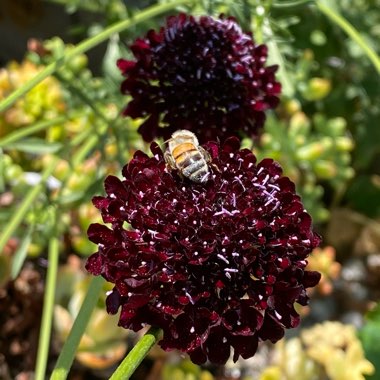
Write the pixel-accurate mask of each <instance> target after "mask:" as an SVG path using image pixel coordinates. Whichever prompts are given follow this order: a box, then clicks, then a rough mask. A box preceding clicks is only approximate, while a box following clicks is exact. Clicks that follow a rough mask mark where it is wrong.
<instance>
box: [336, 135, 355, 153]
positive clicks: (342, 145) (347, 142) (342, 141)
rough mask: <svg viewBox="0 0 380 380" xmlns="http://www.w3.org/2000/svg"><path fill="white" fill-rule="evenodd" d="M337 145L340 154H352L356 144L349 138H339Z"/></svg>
mask: <svg viewBox="0 0 380 380" xmlns="http://www.w3.org/2000/svg"><path fill="white" fill-rule="evenodd" d="M335 144H336V147H337V149H338V151H340V152H351V151H352V149H354V142H353V141H352V139H351V138H349V137H347V136H341V137H337V138H336V139H335Z"/></svg>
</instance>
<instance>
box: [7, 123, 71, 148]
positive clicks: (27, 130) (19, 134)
mask: <svg viewBox="0 0 380 380" xmlns="http://www.w3.org/2000/svg"><path fill="white" fill-rule="evenodd" d="M67 119H68V118H67V117H63V116H59V117H57V118H55V119H51V120H44V121H41V122H39V123H36V124H33V125H28V126H26V127H23V128H22V129H18V130H16V131H14V132H12V133H9V134H8V135H6V136H5V137H3V138H2V139H0V147H6V145H7V144H11V143H14V142H15V141H18V140H20V139H22V138H23V137H26V136H30V135H32V134H33V133H36V132H40V131H43V130H45V129H48V128H49V127H51V126H52V125H56V124H61V123H64V122H65V121H66V120H67Z"/></svg>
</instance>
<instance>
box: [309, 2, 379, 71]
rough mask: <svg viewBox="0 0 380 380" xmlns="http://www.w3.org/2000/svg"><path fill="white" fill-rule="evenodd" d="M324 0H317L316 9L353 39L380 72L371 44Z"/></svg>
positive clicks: (377, 58) (376, 56)
mask: <svg viewBox="0 0 380 380" xmlns="http://www.w3.org/2000/svg"><path fill="white" fill-rule="evenodd" d="M324 3H325V1H321V0H318V1H317V2H316V5H317V7H318V9H319V10H320V11H321V12H322V13H323V14H325V15H326V16H327V17H328V18H329V19H330V20H331V21H333V22H334V23H335V24H336V25H338V26H339V27H340V28H341V29H342V30H343V31H344V32H345V33H346V34H347V35H348V36H349V37H350V38H351V39H352V40H353V41H355V42H356V43H357V44H358V45H359V46H360V47H361V48H362V49H363V51H364V53H365V54H366V55H367V57H368V58H369V59H370V60H371V62H372V63H373V65H374V66H375V68H376V70H377V72H378V73H379V74H380V57H379V56H378V55H377V54H376V52H375V51H374V50H373V49H372V47H371V46H369V45H368V44H367V42H366V41H365V40H364V38H363V37H362V36H361V35H360V33H359V32H358V31H357V30H356V29H355V28H354V27H353V26H352V25H351V24H350V23H349V22H348V21H347V20H346V19H345V18H344V17H342V16H341V15H340V14H339V13H338V12H335V11H334V9H333V8H332V7H330V6H327V5H325V4H324Z"/></svg>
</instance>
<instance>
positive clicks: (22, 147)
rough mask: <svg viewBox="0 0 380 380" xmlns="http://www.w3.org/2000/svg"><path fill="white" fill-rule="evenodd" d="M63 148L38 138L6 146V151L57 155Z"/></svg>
mask: <svg viewBox="0 0 380 380" xmlns="http://www.w3.org/2000/svg"><path fill="white" fill-rule="evenodd" d="M61 148H62V144H61V143H58V142H47V141H46V140H44V139H40V138H38V137H30V138H26V139H23V140H19V141H16V142H13V143H10V144H7V145H5V146H4V149H16V150H19V151H20V152H25V153H33V154H44V153H56V152H58V151H59V150H60V149H61Z"/></svg>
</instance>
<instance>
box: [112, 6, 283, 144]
mask: <svg viewBox="0 0 380 380" xmlns="http://www.w3.org/2000/svg"><path fill="white" fill-rule="evenodd" d="M131 50H132V53H133V54H134V56H135V59H136V60H134V61H131V60H125V59H120V60H119V61H118V67H119V68H120V70H121V71H122V73H123V75H124V76H125V77H126V79H125V80H124V82H123V83H122V86H121V90H122V92H123V93H124V94H129V95H131V97H132V100H131V101H130V102H129V103H128V105H127V107H126V109H125V110H124V115H126V116H130V117H132V118H138V117H146V120H145V121H144V123H143V124H142V125H141V127H140V129H139V132H140V133H141V134H142V136H143V138H144V140H145V141H152V140H153V139H154V138H155V137H161V136H162V137H164V138H169V137H170V136H171V134H172V133H173V132H174V131H176V130H178V129H189V130H191V131H192V132H194V133H195V134H196V135H197V136H198V137H199V140H200V142H201V143H204V142H206V141H210V140H216V139H217V138H219V139H221V140H224V139H225V138H226V137H228V136H232V135H237V134H238V133H243V134H245V135H248V136H250V137H251V136H254V135H256V134H257V131H258V129H259V128H261V127H262V126H263V124H264V121H265V114H264V111H265V110H267V109H269V108H274V107H276V105H277V104H278V95H279V93H280V92H281V85H280V84H279V83H278V82H276V81H275V72H276V70H277V66H265V62H266V59H267V47H266V45H256V44H255V43H254V41H253V40H252V37H251V35H250V34H248V33H244V32H243V31H242V30H241V28H240V26H239V25H238V24H237V23H236V21H235V20H234V19H233V18H231V17H229V18H224V17H220V18H218V19H216V18H213V17H209V16H202V17H199V18H195V17H193V16H188V15H185V14H180V15H178V16H171V17H169V18H168V19H167V21H166V26H165V27H163V28H161V29H160V30H159V31H158V32H156V31H154V30H150V31H149V32H148V33H147V35H146V36H145V37H144V38H139V39H137V40H136V41H135V42H134V43H133V45H132V46H131ZM160 126H161V127H160ZM205 126H207V128H206V127H205Z"/></svg>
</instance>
